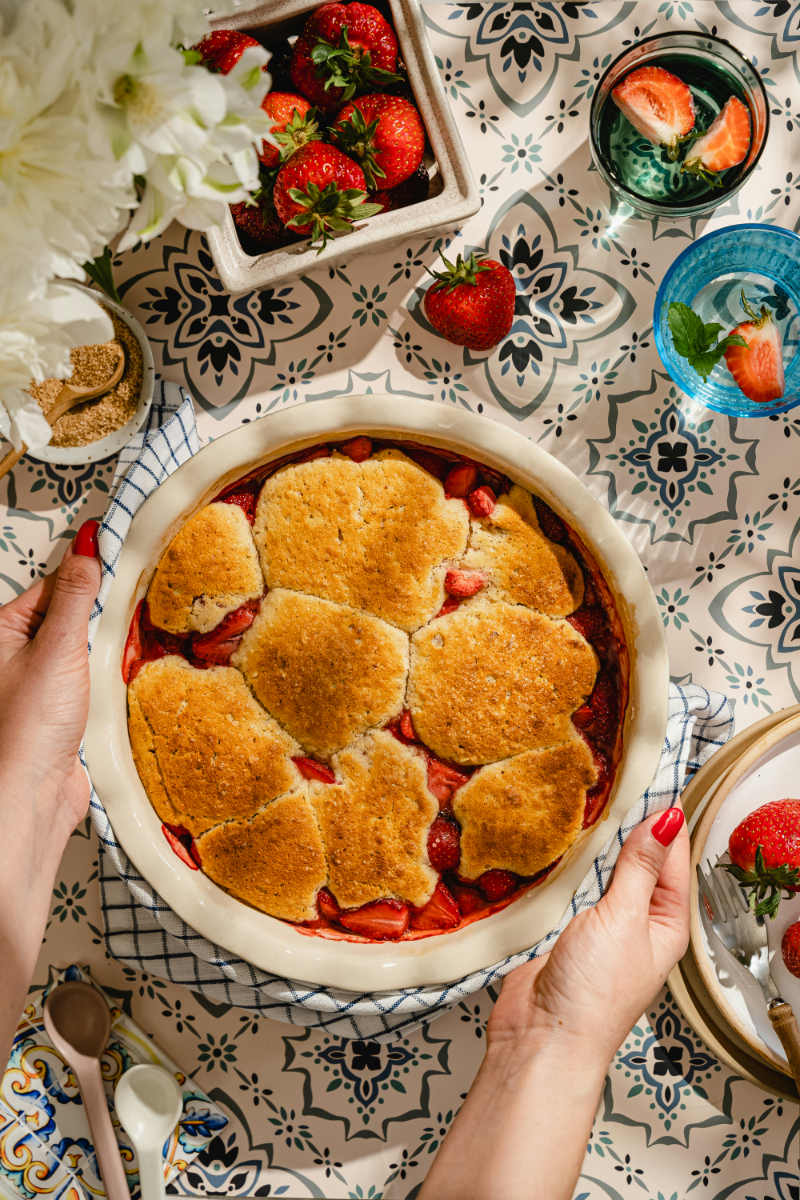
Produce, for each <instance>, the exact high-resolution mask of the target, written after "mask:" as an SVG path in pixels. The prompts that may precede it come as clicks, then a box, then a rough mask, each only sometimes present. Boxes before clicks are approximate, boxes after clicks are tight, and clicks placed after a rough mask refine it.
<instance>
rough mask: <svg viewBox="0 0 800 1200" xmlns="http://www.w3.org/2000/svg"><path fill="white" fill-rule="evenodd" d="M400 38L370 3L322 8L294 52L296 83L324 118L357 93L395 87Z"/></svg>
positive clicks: (294, 79) (322, 6) (398, 78)
mask: <svg viewBox="0 0 800 1200" xmlns="http://www.w3.org/2000/svg"><path fill="white" fill-rule="evenodd" d="M396 66H397V38H396V37H395V34H394V30H393V29H392V27H391V25H390V24H389V23H388V22H387V21H385V20H384V19H383V17H382V16H381V14H380V13H379V12H378V10H377V8H373V7H372V5H371V4H359V3H355V4H323V5H321V6H320V7H319V8H317V9H315V10H314V12H312V14H311V16H310V17H309V18H308V20H307V21H306V24H305V27H304V29H303V32H302V33H301V34H300V36H299V38H298V39H297V41H296V42H295V46H294V51H293V53H292V66H291V74H292V83H293V84H294V86H295V87H296V88H297V90H298V91H299V92H302V94H303V95H304V96H307V97H308V99H309V100H310V101H311V103H312V104H315V105H316V106H317V108H319V109H320V110H321V111H322V112H324V113H334V112H336V110H337V109H338V108H341V106H342V105H343V104H345V103H346V102H347V101H348V100H350V99H351V98H352V97H353V96H355V94H356V92H364V91H367V90H373V89H374V88H380V87H386V86H387V85H388V84H390V83H397V82H399V80H400V76H399V75H397V74H396V73H395V67H396Z"/></svg>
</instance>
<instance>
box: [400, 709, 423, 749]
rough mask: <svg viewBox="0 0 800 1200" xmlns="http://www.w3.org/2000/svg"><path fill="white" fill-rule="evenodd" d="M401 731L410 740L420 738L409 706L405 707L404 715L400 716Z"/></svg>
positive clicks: (414, 740) (413, 740)
mask: <svg viewBox="0 0 800 1200" xmlns="http://www.w3.org/2000/svg"><path fill="white" fill-rule="evenodd" d="M400 732H401V733H402V735H403V737H405V738H408V740H409V741H410V742H416V741H418V740H419V739H418V738H417V734H416V731H415V729H414V722H413V721H412V719H411V713H410V712H409V710H408V709H407V708H404V709H403V715H402V717H401V718H400Z"/></svg>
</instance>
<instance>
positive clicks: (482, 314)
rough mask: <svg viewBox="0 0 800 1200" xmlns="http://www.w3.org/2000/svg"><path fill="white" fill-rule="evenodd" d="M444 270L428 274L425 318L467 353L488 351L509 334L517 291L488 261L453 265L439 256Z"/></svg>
mask: <svg viewBox="0 0 800 1200" xmlns="http://www.w3.org/2000/svg"><path fill="white" fill-rule="evenodd" d="M442 262H443V263H444V265H445V270H444V271H432V272H431V274H432V275H433V277H434V282H433V283H432V284H431V286H430V287H429V288H428V290H427V292H426V293H425V299H424V301H423V307H424V309H425V316H426V317H427V318H428V320H429V321H430V323H431V325H432V326H433V328H434V329H435V330H436V332H437V333H440V334H441V335H442V337H445V338H447V340H448V342H452V343H453V344H454V345H455V346H468V347H469V348H470V350H491V349H492V348H493V347H494V346H496V345H497V344H498V342H502V340H503V338H504V337H507V336H508V334H509V333H510V332H511V325H512V322H513V320H514V306H515V304H516V295H517V290H516V286H515V284H514V278H513V276H512V274H511V272H510V271H509V270H508V269H507V268H506V267H504V266H502V265H501V264H500V263H499V262H495V261H494V259H491V258H481V259H476V257H475V255H474V254H471V255H470V257H469V261H468V262H464V260H463V259H462V257H461V255H460V254H459V256H458V258H457V259H456V262H455V264H453V263H451V262H448V260H447V259H446V258H445V257H444V255H442Z"/></svg>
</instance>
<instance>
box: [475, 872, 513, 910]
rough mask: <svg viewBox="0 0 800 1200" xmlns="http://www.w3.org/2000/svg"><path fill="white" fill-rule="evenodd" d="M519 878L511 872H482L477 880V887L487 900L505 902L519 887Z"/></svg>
mask: <svg viewBox="0 0 800 1200" xmlns="http://www.w3.org/2000/svg"><path fill="white" fill-rule="evenodd" d="M520 882H521V881H520V878H519V876H518V875H514V874H513V873H512V872H511V871H500V870H495V871H484V873H483V874H482V875H481V877H480V879H479V880H478V886H479V887H480V889H481V891H482V892H483V894H484V896H485V897H486V899H487V900H489V901H491V902H492V903H494V902H495V901H496V900H505V898H506V896H510V895H511V893H512V892H513V891H516V889H517V888H518V887H519V885H520Z"/></svg>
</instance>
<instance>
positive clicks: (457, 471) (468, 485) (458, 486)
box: [444, 463, 478, 499]
mask: <svg viewBox="0 0 800 1200" xmlns="http://www.w3.org/2000/svg"><path fill="white" fill-rule="evenodd" d="M477 482H478V468H477V467H476V466H475V463H459V464H458V466H457V467H453V469H452V471H450V472H448V475H447V478H446V479H445V481H444V490H445V495H446V496H458V497H459V498H460V499H466V497H467V496H468V495H469V494H470V492H471V491H472V489H473V488H474V487H475V484H476V483H477Z"/></svg>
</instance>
